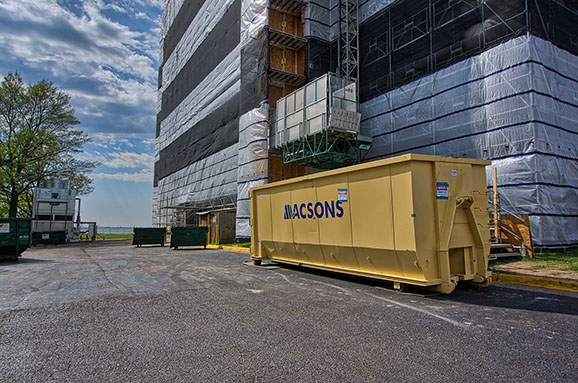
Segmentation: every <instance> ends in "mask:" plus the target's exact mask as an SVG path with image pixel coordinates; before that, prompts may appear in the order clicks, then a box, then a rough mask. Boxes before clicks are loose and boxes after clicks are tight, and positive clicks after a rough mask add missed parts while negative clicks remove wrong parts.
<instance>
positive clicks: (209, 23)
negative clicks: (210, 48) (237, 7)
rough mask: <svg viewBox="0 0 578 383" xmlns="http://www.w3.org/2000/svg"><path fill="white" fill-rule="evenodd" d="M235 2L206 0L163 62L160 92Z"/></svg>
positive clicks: (229, 0) (232, 0) (230, 0)
mask: <svg viewBox="0 0 578 383" xmlns="http://www.w3.org/2000/svg"><path fill="white" fill-rule="evenodd" d="M233 2H234V0H206V1H205V2H204V3H203V5H202V6H201V8H200V9H199V11H198V12H197V14H196V16H195V18H194V19H193V21H192V22H191V24H190V25H189V27H188V28H187V30H186V32H185V33H184V34H183V36H182V37H181V39H180V40H179V42H178V44H177V46H176V47H175V49H174V50H173V52H172V53H171V55H170V57H169V58H168V59H167V61H166V62H165V63H164V64H163V70H162V82H161V84H162V87H161V88H160V91H159V94H162V92H164V91H165V89H166V88H167V87H168V86H169V85H170V84H171V83H172V82H173V80H174V79H175V77H176V76H177V74H178V73H179V72H180V71H181V69H183V67H184V66H185V64H186V63H187V62H188V61H189V59H190V58H191V57H192V56H193V54H194V53H195V52H196V51H197V48H199V46H200V45H201V44H202V43H203V41H204V40H205V38H206V37H207V36H208V35H209V33H211V31H212V30H213V28H215V26H216V25H217V23H218V22H219V20H221V18H222V17H223V15H224V14H225V13H226V12H227V10H228V9H229V8H230V7H231V5H232V4H233Z"/></svg>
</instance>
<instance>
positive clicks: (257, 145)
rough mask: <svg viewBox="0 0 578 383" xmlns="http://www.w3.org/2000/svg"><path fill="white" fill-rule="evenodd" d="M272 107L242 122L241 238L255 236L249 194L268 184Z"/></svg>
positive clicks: (244, 117)
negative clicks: (250, 191)
mask: <svg viewBox="0 0 578 383" xmlns="http://www.w3.org/2000/svg"><path fill="white" fill-rule="evenodd" d="M268 116H269V103H268V102H266V101H265V102H262V103H261V106H260V107H259V108H255V109H253V110H250V111H249V112H247V113H245V114H244V115H242V116H241V118H240V119H239V156H238V167H237V175H238V176H237V230H236V231H237V238H249V237H250V236H251V226H250V225H249V219H250V217H251V204H250V199H249V190H250V189H251V188H253V187H255V186H260V185H265V184H266V183H267V180H268V169H267V165H268V161H267V158H268V144H267V134H268V130H269V124H268Z"/></svg>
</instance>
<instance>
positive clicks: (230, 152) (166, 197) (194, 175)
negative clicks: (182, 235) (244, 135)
mask: <svg viewBox="0 0 578 383" xmlns="http://www.w3.org/2000/svg"><path fill="white" fill-rule="evenodd" d="M238 151H239V149H238V145H237V144H235V145H233V146H230V147H228V148H226V149H224V150H222V151H220V152H218V153H215V154H213V155H211V156H209V157H207V158H205V159H203V160H200V161H197V162H195V163H194V164H193V165H190V166H188V167H186V168H184V169H181V170H179V171H178V172H175V173H173V174H171V175H169V176H167V177H165V178H163V179H161V180H160V181H159V184H158V186H157V187H155V188H154V191H153V214H155V213H156V215H155V217H154V219H153V224H155V225H158V226H168V225H170V224H171V221H172V219H173V216H174V212H175V210H174V209H166V207H175V206H179V205H181V204H184V203H195V202H203V201H208V200H212V199H215V198H218V197H224V196H230V195H235V194H236V193H237V163H238V160H237V155H238Z"/></svg>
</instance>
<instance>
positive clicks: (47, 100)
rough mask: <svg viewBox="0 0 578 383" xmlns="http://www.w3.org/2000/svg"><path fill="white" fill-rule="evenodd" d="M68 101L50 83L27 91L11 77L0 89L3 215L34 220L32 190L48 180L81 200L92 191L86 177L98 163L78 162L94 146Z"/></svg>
mask: <svg viewBox="0 0 578 383" xmlns="http://www.w3.org/2000/svg"><path fill="white" fill-rule="evenodd" d="M78 124H79V121H78V119H77V118H76V117H75V116H74V109H73V108H72V106H71V105H70V96H68V95H67V94H66V93H64V92H63V91H61V90H59V89H57V88H56V87H55V86H54V84H53V83H52V82H50V81H46V80H42V81H39V82H37V83H35V84H29V85H25V84H24V81H23V80H22V78H21V77H20V75H19V74H18V73H15V74H12V73H9V74H8V75H7V76H6V77H5V78H4V80H2V83H1V86H0V213H2V214H3V215H4V214H7V215H8V216H9V217H16V216H30V215H31V213H32V188H34V187H38V186H40V184H41V182H42V181H43V180H44V179H47V178H55V179H68V180H70V183H71V186H72V188H73V189H75V190H76V191H77V192H78V193H80V194H88V193H90V192H91V191H92V190H93V186H92V179H91V178H90V177H88V176H87V174H88V173H90V172H91V171H92V169H94V167H96V166H98V165H99V164H98V163H97V162H92V161H83V160H79V159H77V158H75V155H76V154H78V153H81V152H82V146H83V145H84V144H85V143H88V142H90V141H91V139H90V138H89V137H88V136H87V135H86V133H84V132H82V131H80V130H76V129H74V127H75V126H76V125H78Z"/></svg>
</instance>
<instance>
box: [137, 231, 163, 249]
mask: <svg viewBox="0 0 578 383" xmlns="http://www.w3.org/2000/svg"><path fill="white" fill-rule="evenodd" d="M133 233H134V235H133V237H132V244H133V245H136V246H137V247H141V246H142V245H161V246H164V245H165V236H166V229H165V228H164V227H135V228H134V229H133Z"/></svg>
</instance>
